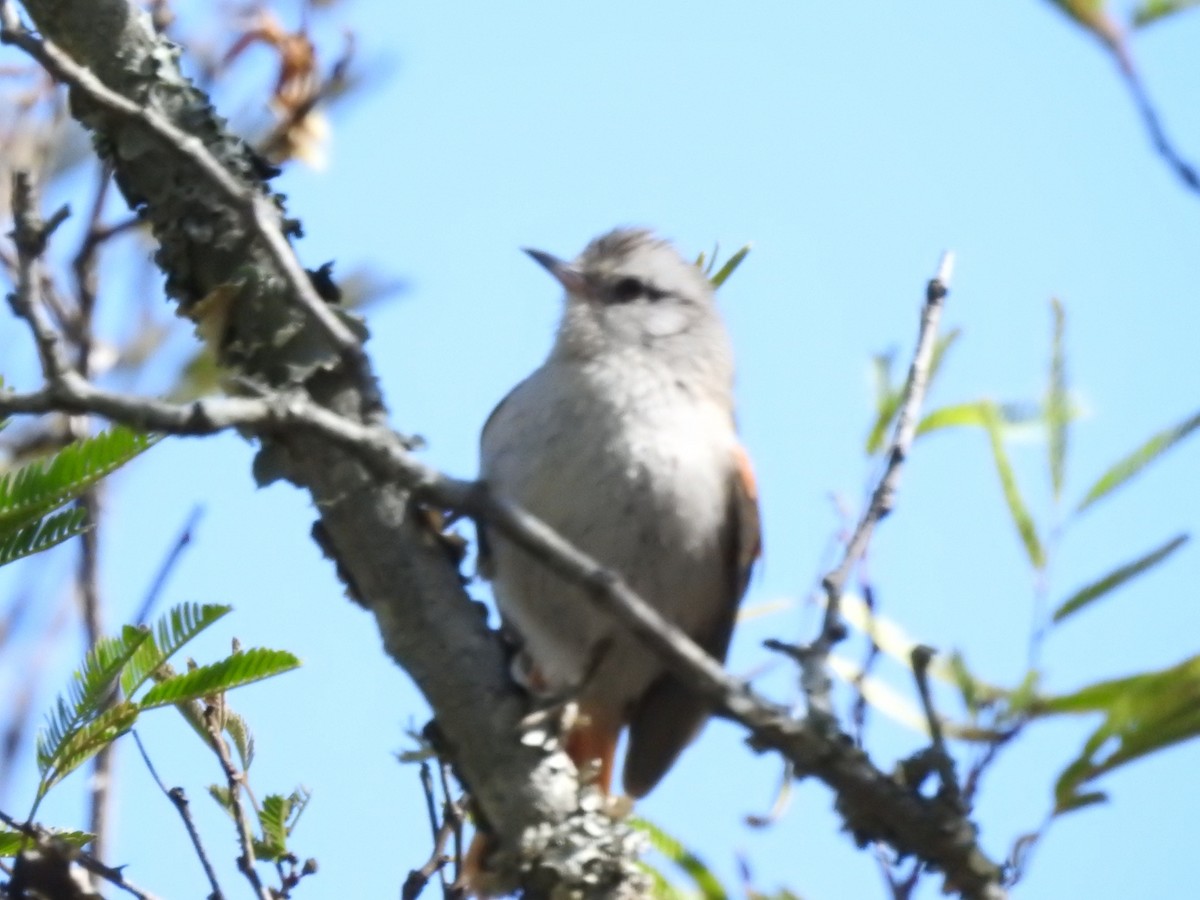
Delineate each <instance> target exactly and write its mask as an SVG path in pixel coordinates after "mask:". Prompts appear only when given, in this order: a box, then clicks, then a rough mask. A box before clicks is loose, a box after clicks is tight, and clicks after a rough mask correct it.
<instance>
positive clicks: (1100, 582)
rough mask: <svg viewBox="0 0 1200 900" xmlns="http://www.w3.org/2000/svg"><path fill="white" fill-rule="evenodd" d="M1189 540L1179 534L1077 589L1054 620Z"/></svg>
mask: <svg viewBox="0 0 1200 900" xmlns="http://www.w3.org/2000/svg"><path fill="white" fill-rule="evenodd" d="M1187 541H1188V536H1187V535H1186V534H1177V535H1176V536H1175V537H1173V538H1171V539H1170V540H1169V541H1167V542H1166V543H1165V544H1163V545H1161V546H1160V547H1157V548H1155V549H1154V550H1151V551H1150V552H1149V553H1146V554H1145V555H1143V556H1139V557H1138V558H1137V559H1135V560H1133V561H1132V562H1127V563H1125V564H1124V565H1123V566H1118V567H1117V568H1116V569H1113V571H1111V572H1109V573H1108V574H1107V575H1105V576H1104V577H1103V578H1099V579H1097V580H1096V581H1093V582H1092V583H1091V584H1088V585H1085V586H1084V587H1082V588H1080V589H1079V590H1077V591H1076V592H1075V593H1074V594H1072V595H1071V596H1070V597H1068V598H1067V599H1066V600H1064V601H1063V602H1062V603H1061V604H1060V605H1059V607H1058V609H1056V610H1055V611H1054V618H1053V621H1054V622H1055V623H1058V622H1061V621H1062V620H1063V619H1065V618H1067V616H1070V615H1071V614H1072V613H1076V612H1078V611H1079V610H1081V609H1083V608H1084V607H1085V606H1087V605H1088V604H1090V603H1092V602H1094V601H1096V600H1099V599H1100V598H1101V597H1104V596H1105V595H1106V594H1110V593H1112V592H1113V591H1115V590H1116V589H1117V588H1119V587H1121V585H1123V584H1125V582H1127V581H1129V580H1130V579H1132V578H1136V577H1137V576H1138V575H1141V574H1142V573H1143V572H1145V571H1146V570H1148V569H1150V568H1153V567H1154V566H1156V565H1158V564H1159V563H1160V562H1162V561H1163V560H1164V559H1166V558H1167V557H1168V556H1170V555H1171V554H1172V553H1174V552H1175V551H1176V550H1178V549H1179V548H1180V547H1182V546H1183V545H1184V544H1186V543H1187Z"/></svg>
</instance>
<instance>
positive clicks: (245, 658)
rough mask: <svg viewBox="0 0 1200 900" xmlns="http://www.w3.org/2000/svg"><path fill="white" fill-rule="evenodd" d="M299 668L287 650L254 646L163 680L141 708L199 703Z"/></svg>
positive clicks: (152, 689)
mask: <svg viewBox="0 0 1200 900" xmlns="http://www.w3.org/2000/svg"><path fill="white" fill-rule="evenodd" d="M299 665H300V660H298V659H297V658H296V657H295V656H294V655H293V654H291V653H289V652H287V651H286V650H267V649H265V648H262V647H255V648H252V649H250V650H243V651H241V652H239V653H235V654H233V655H232V656H229V657H227V658H225V659H223V660H221V661H220V662H215V663H210V664H209V665H207V666H200V667H198V668H196V669H193V670H192V671H190V672H184V673H183V674H182V675H176V676H174V677H173V678H168V679H166V680H165V681H160V682H158V683H157V684H156V685H154V687H152V688H150V690H148V691H147V692H146V694H145V695H144V696H143V697H142V699H141V701H140V705H141V707H142V709H151V708H153V707H155V706H165V705H167V704H168V703H185V702H187V701H189V700H200V699H202V698H204V697H209V696H212V695H213V694H218V693H221V692H224V691H229V690H233V689H234V688H235V687H241V686H242V685H245V684H251V683H253V682H255V681H262V680H263V679H264V678H270V677H271V676H272V675H279V674H280V673H282V672H287V671H289V670H291V669H295V668H296V667H297V666H299Z"/></svg>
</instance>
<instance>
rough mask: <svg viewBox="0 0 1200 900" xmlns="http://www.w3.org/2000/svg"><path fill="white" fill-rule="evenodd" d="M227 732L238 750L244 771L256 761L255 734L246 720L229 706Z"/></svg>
mask: <svg viewBox="0 0 1200 900" xmlns="http://www.w3.org/2000/svg"><path fill="white" fill-rule="evenodd" d="M225 733H226V734H227V735H229V740H230V741H232V743H233V748H234V749H235V750H236V751H237V755H238V760H239V761H240V762H241V764H242V771H243V772H244V771H246V769H249V768H250V764H251V763H252V762H254V735H253V734H251V732H250V726H249V724H247V722H246V720H245V719H244V718H243V717H242V716H240V715H238V714H237V713H235V712H234V711H233V710H231V709H229V708H228V707H226V709H225Z"/></svg>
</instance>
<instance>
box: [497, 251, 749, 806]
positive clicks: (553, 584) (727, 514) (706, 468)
mask: <svg viewBox="0 0 1200 900" xmlns="http://www.w3.org/2000/svg"><path fill="white" fill-rule="evenodd" d="M525 252H526V253H528V254H529V256H531V257H532V258H533V259H534V260H535V261H536V262H537V263H539V264H540V265H541V266H542V267H544V268H545V269H546V271H548V272H549V273H550V275H551V276H553V277H554V279H555V280H556V281H557V282H558V283H559V284H560V285H561V286H562V288H563V290H564V302H563V309H562V316H561V321H560V324H559V327H558V331H557V335H556V337H555V339H554V343H553V346H552V349H551V350H550V353H549V356H548V357H547V359H546V360H545V362H544V363H543V364H542V365H541V366H540V367H539V368H538V369H537V370H536V371H534V372H533V373H532V374H531V375H529V376H528V377H527V378H525V379H524V380H523V381H521V382H520V383H519V384H518V385H517V386H516V387H515V388H513V390H512V391H511V392H509V394H508V395H507V396H506V397H505V398H504V399H503V400H502V401H501V402H500V403H499V405H498V406H497V407H496V408H495V410H494V411H493V412H492V414H491V415H490V416H489V418H488V420H487V422H486V424H485V425H484V428H483V432H482V435H481V439H480V468H481V478H482V480H483V481H484V482H485V483H486V484H487V485H488V487H489V489H490V490H491V491H493V492H494V493H495V494H496V495H497V496H499V497H501V498H504V499H506V500H508V501H511V502H513V503H515V504H517V505H518V506H520V507H522V508H523V509H524V510H526V511H527V512H529V513H531V514H532V515H534V516H536V517H537V518H538V519H540V520H541V521H542V522H544V523H545V524H546V525H548V526H550V527H551V528H553V529H554V530H555V531H556V532H557V533H558V534H559V535H560V536H561V537H563V538H565V539H566V540H568V541H569V542H571V543H572V544H573V545H574V546H575V547H577V548H578V549H579V550H582V551H583V552H585V553H587V554H588V555H589V556H591V557H592V558H593V559H594V560H596V561H597V562H598V563H599V564H601V565H602V566H604V567H606V568H607V569H609V570H611V571H613V572H615V573H617V574H618V575H620V577H621V578H622V579H623V580H624V581H625V583H626V584H627V585H628V586H629V587H630V588H632V589H633V590H634V591H635V592H636V593H637V594H638V595H639V596H640V597H641V598H642V599H644V600H645V601H647V602H648V603H649V604H650V605H651V606H653V607H654V608H655V609H656V610H657V611H658V612H659V613H660V614H661V615H662V616H664V617H665V618H666V619H667V620H668V621H669V622H671V623H673V624H674V625H676V626H677V627H679V628H680V629H682V630H683V632H684V633H685V634H687V635H688V636H689V637H690V638H691V639H692V640H694V641H695V642H696V643H697V644H699V645H700V646H701V647H702V648H703V649H704V650H705V651H706V652H707V653H708V654H709V655H710V656H712V657H713V658H714V659H715V660H717V661H719V662H724V660H725V657H726V654H727V652H728V649H729V643H730V636H731V634H732V631H733V627H734V621H735V619H736V615H737V608H738V604H739V602H740V600H741V597H742V595H743V594H744V593H745V591H746V587H747V584H748V582H749V579H750V575H751V571H752V569H753V567H754V565H755V562H756V560H757V559H758V557H759V555H760V551H761V535H760V517H759V507H758V492H757V488H756V485H755V480H754V474H753V470H752V468H751V465H750V460H749V457H748V455H747V453H746V451H745V449H744V448H743V446H742V444H741V442H740V440H739V438H738V434H737V428H736V423H735V417H734V394H733V387H734V385H733V382H734V363H733V351H732V348H731V342H730V339H729V335H728V333H727V331H726V328H725V326H724V323H723V322H722V319H721V316H720V314H719V312H718V310H717V307H716V303H715V296H714V289H713V286H712V285H711V284H710V282H709V280H708V278H707V277H706V276H705V274H704V272H703V271H701V269H700V268H699V266H698V265H697V264H695V263H692V262H689V261H687V260H685V259H684V258H683V257H682V256H681V255H680V253H679V252H678V251H677V250H676V249H675V247H674V246H673V245H672V244H671V243H670V242H668V241H666V240H664V239H662V238H660V237H658V236H657V235H656V234H655V233H654V232H652V231H649V230H646V229H640V228H618V229H615V230H613V231H610V232H608V233H606V234H604V235H602V236H600V237H597V238H596V239H595V240H593V241H592V242H591V243H589V244H588V245H587V247H586V248H585V249H584V250H583V252H582V253H581V254H580V255H579V256H578V257H577V258H575V259H574V260H572V261H570V262H567V261H564V260H562V259H559V258H558V257H556V256H553V255H551V254H549V253H546V252H544V251H541V250H529V249H527V250H526V251H525ZM479 558H480V561H479V569H480V572H481V574H482V575H483V576H484V577H485V578H487V579H489V580H490V581H491V585H492V591H493V595H494V597H495V601H496V605H497V608H498V610H499V612H500V615H501V617H502V620H503V622H504V627H505V629H506V630H507V631H508V632H510V633H511V634H512V635H514V636H515V640H516V642H517V644H518V647H519V649H518V651H517V655H516V657H515V661H514V667H515V670H516V672H517V674H518V675H519V676H520V678H519V680H520V681H521V682H522V683H523V684H524V685H525V686H526V687H528V688H530V689H531V690H532V691H534V692H535V693H537V694H538V695H543V696H548V697H563V696H567V697H571V698H572V699H573V700H574V701H575V703H576V704H577V707H576V708H577V715H576V716H575V717H574V724H573V725H571V726H570V730H569V732H568V733H567V735H566V737H565V749H566V751H567V753H568V754H569V755H570V756H571V758H572V760H573V761H574V763H575V764H576V766H577V767H579V768H580V770H581V771H593V772H594V773H595V780H596V783H597V784H598V785H599V787H600V789H601V790H602V791H604V793H605V794H609V793H610V792H611V780H612V775H613V771H614V764H615V754H616V749H617V746H618V742H619V739H620V736H621V733H622V732H623V731H624V730H625V729H628V745H627V749H626V753H625V758H624V765H623V771H622V784H623V787H624V791H625V793H626V794H627V795H629V796H630V797H631V798H635V799H636V798H640V797H643V796H645V795H646V794H648V793H649V792H650V791H651V790H652V789H653V788H654V787H655V786H656V785H657V784H658V783H659V781H660V780H661V779H662V778H663V776H664V775H665V774H666V773H667V771H668V770H669V769H670V768H671V767H672V765H673V764H674V763H675V761H676V760H677V758H678V757H679V755H680V753H681V752H682V751H683V749H684V748H685V747H686V746H687V745H688V743H689V742H691V740H692V739H693V738H694V737H695V736H696V735H697V734H698V733H699V731H700V729H701V728H702V727H703V724H704V722H705V721H706V720H707V718H708V717H709V715H710V712H711V710H710V708H709V705H708V703H707V702H706V701H705V700H704V699H703V698H702V697H701V696H700V695H699V694H698V693H696V692H695V691H694V690H693V689H692V688H691V687H690V686H689V685H688V683H687V680H686V679H685V678H680V677H679V675H678V674H676V673H675V672H673V671H671V670H670V669H669V668H668V667H667V666H666V665H664V664H663V663H662V662H661V660H660V659H659V658H658V657H657V656H656V655H655V654H654V652H653V651H651V650H650V649H648V648H647V647H646V646H645V645H644V644H643V643H642V642H641V641H640V640H639V639H638V638H637V637H635V636H634V635H633V634H632V633H631V632H628V631H627V630H626V629H625V628H624V627H623V626H622V625H620V624H619V623H618V622H617V621H616V620H615V619H614V618H612V617H610V616H609V615H607V614H606V613H605V612H603V611H602V610H600V609H599V608H597V607H596V606H595V605H594V604H593V603H592V602H591V601H590V600H589V598H588V597H587V596H586V594H585V591H584V589H583V588H581V587H579V586H577V585H573V584H569V583H567V582H566V581H564V580H563V579H562V578H560V577H559V576H558V575H556V574H554V573H553V572H551V571H550V569H549V568H548V567H547V566H545V565H544V564H543V563H542V562H540V561H539V560H537V559H535V558H534V557H533V556H531V555H530V554H529V553H528V552H527V551H525V550H523V549H522V548H520V547H518V546H516V545H515V544H514V543H512V542H511V541H510V540H508V539H507V538H506V537H505V536H504V535H503V534H501V533H500V532H498V531H497V530H495V529H493V528H491V527H488V526H487V524H486V523H483V524H481V526H480V550H479ZM585 766H591V767H594V768H593V769H590V770H586V769H585V768H584V767H585Z"/></svg>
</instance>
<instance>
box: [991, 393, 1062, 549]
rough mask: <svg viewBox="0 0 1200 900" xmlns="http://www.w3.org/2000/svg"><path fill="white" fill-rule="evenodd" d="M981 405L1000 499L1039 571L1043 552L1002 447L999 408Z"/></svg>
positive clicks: (993, 405)
mask: <svg viewBox="0 0 1200 900" xmlns="http://www.w3.org/2000/svg"><path fill="white" fill-rule="evenodd" d="M981 409H982V411H983V424H984V427H985V428H986V429H987V433H988V440H989V442H990V443H991V447H992V459H993V461H994V462H995V465H996V474H997V475H999V476H1000V487H1001V488H1002V489H1003V491H1004V501H1005V503H1007V504H1008V512H1009V515H1010V516H1012V520H1013V524H1014V525H1015V526H1016V528H1017V533H1018V534H1019V535H1020V537H1021V543H1022V545H1023V546H1024V547H1025V553H1026V555H1027V556H1028V557H1029V562H1030V563H1031V564H1032V565H1033V567H1034V568H1035V569H1037V570H1039V571H1040V570H1042V569H1044V568H1045V566H1046V552H1045V550H1043V549H1042V542H1041V540H1040V539H1039V538H1038V534H1037V528H1036V527H1035V526H1034V524H1033V518H1032V517H1031V516H1030V515H1029V509H1028V508H1027V507H1026V506H1025V501H1024V500H1023V499H1022V498H1021V491H1020V489H1019V488H1018V486H1017V477H1016V475H1015V474H1014V473H1013V469H1012V463H1010V462H1009V459H1008V452H1007V451H1006V450H1005V449H1004V437H1003V435H1002V434H1001V418H1000V412H999V410H998V409H997V407H996V405H995V404H994V403H987V402H985V403H983V404H981Z"/></svg>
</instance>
